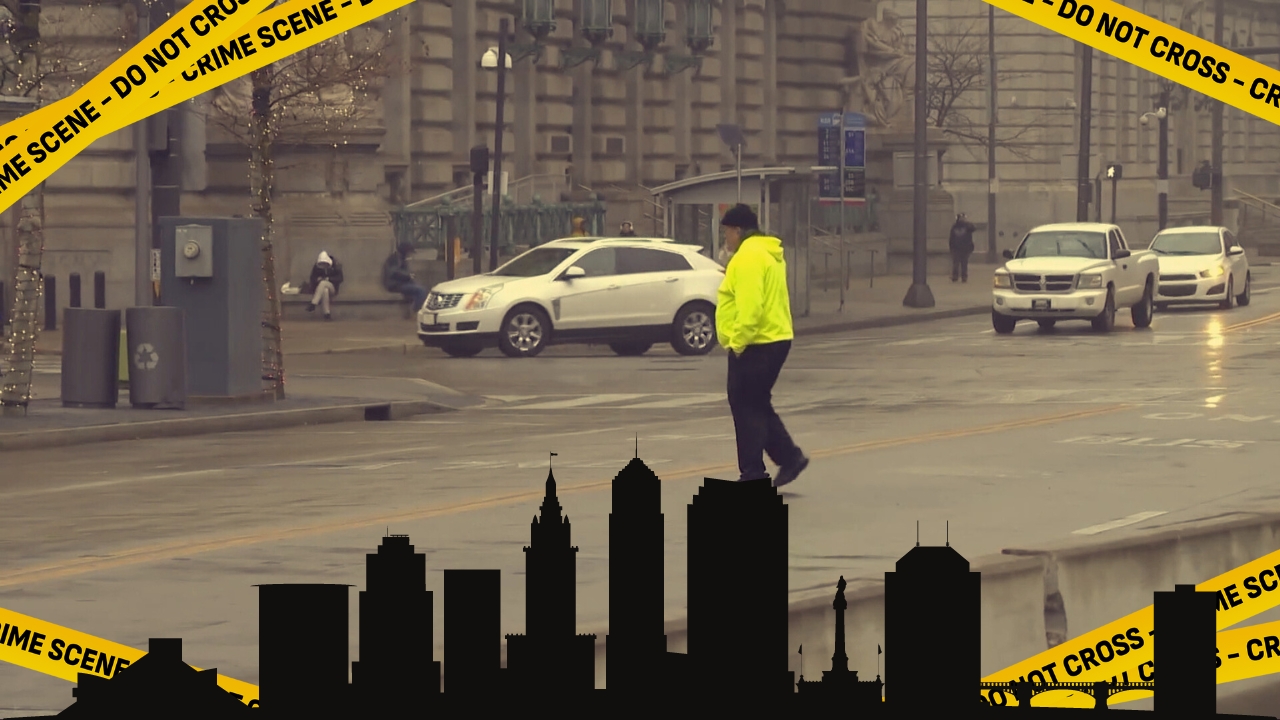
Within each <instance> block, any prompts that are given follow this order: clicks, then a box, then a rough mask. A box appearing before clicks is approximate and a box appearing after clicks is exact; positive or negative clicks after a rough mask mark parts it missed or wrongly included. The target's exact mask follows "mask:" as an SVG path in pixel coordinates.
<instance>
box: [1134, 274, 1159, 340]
mask: <svg viewBox="0 0 1280 720" xmlns="http://www.w3.org/2000/svg"><path fill="white" fill-rule="evenodd" d="M1151 294H1152V287H1151V280H1150V279H1148V280H1147V286H1146V287H1145V288H1144V289H1143V290H1142V300H1140V301H1139V302H1138V304H1137V305H1134V306H1133V309H1132V310H1130V311H1129V312H1130V313H1131V314H1132V316H1133V326H1134V327H1136V328H1149V327H1151V318H1152V316H1153V315H1155V303H1154V299H1153V298H1152V297H1151Z"/></svg>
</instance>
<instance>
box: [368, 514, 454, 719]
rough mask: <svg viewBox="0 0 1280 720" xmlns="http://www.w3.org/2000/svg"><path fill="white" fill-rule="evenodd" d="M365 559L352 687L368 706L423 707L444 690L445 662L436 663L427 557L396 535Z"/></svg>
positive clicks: (401, 536)
mask: <svg viewBox="0 0 1280 720" xmlns="http://www.w3.org/2000/svg"><path fill="white" fill-rule="evenodd" d="M365 558H366V560H365V563H366V565H365V589H364V590H361V591H360V660H358V661H356V662H353V663H351V685H352V689H353V690H355V691H356V692H358V693H360V697H361V703H362V704H364V703H367V702H376V704H377V705H378V706H380V707H384V708H386V709H394V708H404V707H409V706H410V703H411V702H412V704H413V705H414V706H415V707H417V706H419V704H420V703H421V701H422V698H423V697H424V696H427V697H429V696H432V695H438V694H439V693H440V663H439V662H433V661H431V653H432V652H433V649H434V648H435V632H434V627H433V624H434V618H435V615H434V613H433V608H432V599H433V597H432V593H431V592H430V591H429V590H427V589H426V587H427V556H426V555H424V554H423V553H416V552H414V551H413V545H410V544H409V536H408V535H390V536H388V537H384V538H382V544H381V545H379V546H378V552H376V553H370V554H368V555H366V556H365ZM424 656H425V657H424Z"/></svg>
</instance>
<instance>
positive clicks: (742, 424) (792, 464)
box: [716, 205, 809, 487]
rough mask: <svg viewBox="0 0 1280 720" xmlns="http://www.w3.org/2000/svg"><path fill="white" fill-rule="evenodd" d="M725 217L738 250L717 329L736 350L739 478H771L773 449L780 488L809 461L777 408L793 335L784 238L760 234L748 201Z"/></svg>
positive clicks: (733, 249)
mask: <svg viewBox="0 0 1280 720" xmlns="http://www.w3.org/2000/svg"><path fill="white" fill-rule="evenodd" d="M720 224H721V225H722V226H723V227H724V238H725V247H726V248H727V249H728V251H729V252H730V253H731V256H730V258H729V263H728V266H727V267H726V268H725V276H724V282H722V283H721V284H720V292H719V294H718V295H719V297H718V304H717V307H716V336H717V339H718V340H719V341H720V345H721V346H722V347H724V348H725V349H726V350H728V351H729V382H728V393H729V409H730V411H731V412H732V413H733V426H734V431H735V434H736V435H737V439H738V470H739V472H740V476H739V478H738V479H739V480H756V479H761V478H765V479H767V478H768V477H769V473H768V472H767V471H766V469H765V464H764V454H765V453H768V454H769V459H770V460H773V461H774V463H776V464H777V465H778V477H777V478H776V479H775V480H774V481H773V485H774V487H781V486H783V485H786V484H787V483H790V482H791V481H792V480H795V479H796V476H798V475H799V474H800V473H801V471H803V470H804V469H805V468H806V467H807V466H808V465H809V458H808V456H806V455H805V454H804V452H803V451H802V450H801V449H800V448H799V447H797V446H796V444H795V442H793V441H792V439H791V435H789V434H788V433H787V428H786V426H784V425H783V424H782V418H780V417H778V413H776V412H774V409H773V386H774V383H776V382H777V381H778V374H779V373H780V372H781V371H782V365H783V363H785V362H786V361H787V354H788V353H790V352H791V340H792V338H793V337H794V334H793V332H792V328H791V300H790V297H789V296H788V295H787V263H786V260H784V259H783V255H782V241H781V240H779V239H778V238H776V237H770V236H768V235H763V234H761V233H760V230H759V221H758V220H757V219H756V214H755V213H754V212H752V210H751V208H749V207H747V206H746V205H736V206H734V207H732V208H730V209H729V211H728V212H726V213H725V214H724V219H723V220H721V221H720Z"/></svg>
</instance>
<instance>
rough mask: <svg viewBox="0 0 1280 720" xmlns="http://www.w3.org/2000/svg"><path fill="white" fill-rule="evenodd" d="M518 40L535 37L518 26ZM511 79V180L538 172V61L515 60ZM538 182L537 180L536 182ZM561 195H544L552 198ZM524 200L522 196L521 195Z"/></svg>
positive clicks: (529, 39) (523, 41) (528, 41)
mask: <svg viewBox="0 0 1280 720" xmlns="http://www.w3.org/2000/svg"><path fill="white" fill-rule="evenodd" d="M516 38H517V42H518V43H520V44H532V43H533V42H534V38H533V36H532V35H530V34H529V33H527V32H525V31H524V30H523V29H520V28H517V29H516ZM512 63H513V65H514V67H513V70H514V72H513V73H512V76H513V77H512V79H513V80H514V81H515V82H514V84H515V88H514V92H515V126H516V148H515V173H514V176H513V177H512V178H511V180H512V182H514V181H516V180H519V179H520V178H524V177H529V176H530V175H535V174H537V172H538V171H537V164H538V148H537V141H538V64H537V63H538V61H537V60H536V59H534V58H525V59H524V60H521V61H520V62H518V63H517V62H515V61H514V58H513V59H512ZM535 184H536V183H535ZM558 199H559V198H543V200H546V201H548V202H553V201H555V200H558ZM522 201H523V199H522Z"/></svg>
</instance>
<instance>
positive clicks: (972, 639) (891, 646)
mask: <svg viewBox="0 0 1280 720" xmlns="http://www.w3.org/2000/svg"><path fill="white" fill-rule="evenodd" d="M925 648H928V650H927V651H926V650H925ZM895 651H896V654H895ZM884 676H885V681H886V683H885V702H886V703H887V704H889V705H890V707H891V708H892V710H893V712H894V713H895V714H897V713H903V714H904V715H903V717H906V716H910V715H914V716H916V717H934V713H942V714H951V713H954V712H955V711H956V709H958V708H969V707H970V706H973V705H975V704H976V703H977V702H978V699H977V698H976V697H975V695H976V694H977V688H978V683H980V682H981V681H982V573H978V572H970V570H969V561H968V560H966V559H965V558H964V556H962V555H961V554H960V553H958V552H956V551H955V549H954V548H952V547H951V542H950V540H948V542H947V545H946V546H945V547H936V546H935V547H921V546H920V544H919V540H917V541H916V546H915V547H914V548H912V549H911V550H910V551H909V552H908V553H907V554H906V555H904V556H902V558H901V559H900V560H898V563H897V569H896V571H892V572H886V573H885V574H884Z"/></svg>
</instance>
